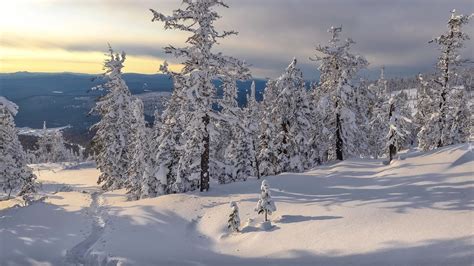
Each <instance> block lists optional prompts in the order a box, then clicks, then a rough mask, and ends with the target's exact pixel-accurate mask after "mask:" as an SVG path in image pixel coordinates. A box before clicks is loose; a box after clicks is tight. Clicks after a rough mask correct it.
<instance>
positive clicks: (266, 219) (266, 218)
mask: <svg viewBox="0 0 474 266" xmlns="http://www.w3.org/2000/svg"><path fill="white" fill-rule="evenodd" d="M266 221H268V217H267V211H266V210H265V222H266Z"/></svg>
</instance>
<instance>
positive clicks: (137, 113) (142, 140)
mask: <svg viewBox="0 0 474 266" xmlns="http://www.w3.org/2000/svg"><path fill="white" fill-rule="evenodd" d="M131 108H132V123H131V134H130V143H129V147H130V148H129V151H130V165H129V169H128V180H127V182H126V187H127V194H128V195H129V198H130V199H139V198H140V197H141V194H142V192H141V188H142V178H143V175H144V171H145V170H147V169H145V168H146V166H147V165H146V163H147V158H148V157H149V154H147V152H148V143H149V141H148V140H149V137H150V135H149V131H148V129H147V128H146V123H145V117H144V113H143V102H142V101H141V100H140V99H138V98H135V99H133V101H132V106H131Z"/></svg>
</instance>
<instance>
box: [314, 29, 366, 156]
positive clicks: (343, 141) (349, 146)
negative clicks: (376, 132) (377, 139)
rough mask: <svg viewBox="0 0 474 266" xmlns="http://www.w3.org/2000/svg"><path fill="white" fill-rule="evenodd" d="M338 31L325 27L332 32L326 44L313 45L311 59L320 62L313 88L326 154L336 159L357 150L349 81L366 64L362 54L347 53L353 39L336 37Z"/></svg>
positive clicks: (354, 110)
mask: <svg viewBox="0 0 474 266" xmlns="http://www.w3.org/2000/svg"><path fill="white" fill-rule="evenodd" d="M341 31H342V27H331V28H330V29H329V30H328V32H329V33H331V35H332V38H331V40H330V41H329V45H325V46H321V45H319V46H318V47H316V51H317V52H318V54H317V55H316V56H315V58H314V59H312V60H314V61H317V62H319V63H320V66H319V68H318V69H319V71H320V73H321V76H320V83H319V86H318V88H317V89H318V90H320V94H321V95H320V97H318V98H319V102H318V103H316V105H318V106H319V108H318V109H319V111H320V112H321V117H322V123H323V125H324V128H323V129H322V130H323V132H327V133H329V135H328V140H327V142H328V143H330V146H329V147H328V149H329V150H328V156H329V157H330V158H334V159H337V160H343V159H344V158H345V157H347V156H351V155H355V154H356V153H357V147H356V146H355V143H356V137H357V136H358V134H359V128H358V126H357V124H356V115H357V114H356V105H355V97H354V86H353V85H352V84H351V80H352V79H353V78H354V76H355V75H356V74H357V72H358V71H359V70H360V69H362V68H365V67H366V66H367V65H368V62H367V60H365V59H364V58H363V57H362V56H360V55H355V54H352V53H351V52H350V48H351V47H352V45H353V44H354V41H353V40H351V39H347V40H345V41H341V40H340V39H339V35H340V33H341Z"/></svg>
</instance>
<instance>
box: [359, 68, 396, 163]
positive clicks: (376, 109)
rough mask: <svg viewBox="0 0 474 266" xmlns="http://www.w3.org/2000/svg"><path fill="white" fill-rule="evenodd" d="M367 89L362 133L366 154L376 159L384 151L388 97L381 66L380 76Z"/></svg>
mask: <svg viewBox="0 0 474 266" xmlns="http://www.w3.org/2000/svg"><path fill="white" fill-rule="evenodd" d="M368 91H369V98H370V99H369V106H368V108H367V112H368V123H367V124H366V125H362V126H363V127H365V129H366V130H365V131H364V132H363V133H365V134H366V135H367V144H368V152H367V155H369V156H371V157H373V158H375V159H377V158H378V157H380V156H382V155H383V154H384V153H385V143H386V141H385V137H386V135H387V127H386V126H387V121H388V118H387V117H388V116H387V115H385V114H386V112H385V108H384V107H385V106H384V104H385V103H386V102H387V101H388V99H389V98H390V96H389V92H388V84H387V80H385V77H384V69H383V68H382V70H381V71H380V78H379V79H378V80H377V82H376V83H374V84H370V85H369V87H368Z"/></svg>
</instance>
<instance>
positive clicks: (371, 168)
mask: <svg viewBox="0 0 474 266" xmlns="http://www.w3.org/2000/svg"><path fill="white" fill-rule="evenodd" d="M400 156H401V157H400V158H395V160H394V161H393V162H392V163H391V164H390V165H384V164H383V163H382V161H381V160H365V159H364V160H363V159H351V160H347V161H344V162H340V163H336V164H328V165H324V166H321V167H317V168H315V169H313V170H311V171H309V172H305V173H300V174H290V173H285V174H281V175H278V176H272V177H266V179H267V180H268V182H269V183H270V184H271V189H270V190H271V194H272V199H273V200H274V201H275V204H276V205H277V207H278V209H277V211H276V212H273V213H272V215H269V216H268V218H269V220H270V221H271V225H272V227H271V228H267V229H265V228H264V226H262V222H263V219H264V217H263V216H262V215H257V214H256V213H255V211H254V209H255V205H256V203H257V201H258V199H259V194H260V183H261V180H255V179H250V180H248V181H246V182H237V183H232V184H228V185H217V184H216V185H214V186H212V189H211V190H210V191H209V192H206V193H199V192H193V193H185V194H171V195H166V196H161V197H157V198H150V199H142V200H138V201H128V200H127V197H126V194H125V190H116V191H110V192H105V193H102V194H101V193H99V192H98V191H99V190H98V187H97V185H95V181H96V180H97V176H98V175H99V173H98V172H97V171H96V170H94V169H92V168H81V169H67V170H61V169H53V170H54V172H53V171H50V170H41V172H40V173H39V174H38V178H39V180H41V181H42V182H43V183H44V184H43V189H45V188H52V185H51V186H49V185H48V184H52V182H54V185H56V186H58V185H59V184H60V183H62V185H63V186H64V185H67V186H69V187H71V188H72V190H71V191H69V192H57V193H53V192H54V191H53V189H51V190H48V191H50V192H48V191H46V192H44V193H46V194H48V196H49V197H48V199H47V200H46V202H44V203H36V204H33V205H31V206H28V207H23V208H7V209H3V210H1V211H0V260H1V261H0V265H34V264H39V263H45V264H51V265H65V264H66V263H65V262H69V263H71V264H72V265H75V264H76V265H81V264H84V265H472V262H473V261H474V252H473V250H474V246H473V240H474V239H473V232H472V221H473V220H474V213H473V212H472V209H473V207H474V180H472V172H473V169H474V161H473V160H474V153H473V152H472V151H471V150H470V149H469V145H468V144H464V145H455V146H448V147H445V148H442V149H438V150H434V151H431V152H428V153H424V152H418V151H412V152H408V153H401V154H400ZM35 173H36V172H35ZM82 191H84V192H86V193H82ZM230 201H235V202H236V203H237V204H238V206H239V216H240V219H241V227H240V229H241V230H240V232H230V231H229V229H228V228H227V222H228V218H229V216H228V215H229V202H230ZM3 204H5V203H4V202H0V206H3ZM5 206H6V205H5ZM0 208H1V207H0ZM66 265H67V264H66Z"/></svg>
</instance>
